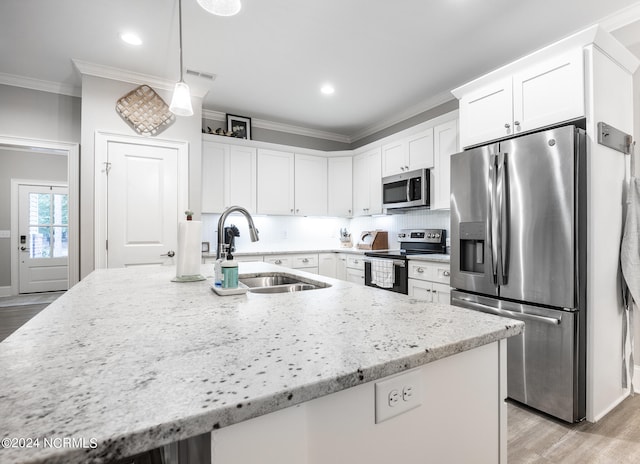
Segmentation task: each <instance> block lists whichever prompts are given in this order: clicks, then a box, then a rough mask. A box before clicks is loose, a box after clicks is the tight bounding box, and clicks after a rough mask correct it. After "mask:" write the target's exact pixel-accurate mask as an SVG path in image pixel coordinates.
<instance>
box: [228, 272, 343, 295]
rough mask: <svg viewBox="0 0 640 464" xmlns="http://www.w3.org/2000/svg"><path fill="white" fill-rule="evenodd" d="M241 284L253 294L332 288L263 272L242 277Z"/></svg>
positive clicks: (312, 281)
mask: <svg viewBox="0 0 640 464" xmlns="http://www.w3.org/2000/svg"><path fill="white" fill-rule="evenodd" d="M239 281H240V283H242V284H244V285H246V286H247V287H249V290H248V291H249V292H251V293H290V292H300V291H303V290H316V289H319V288H327V287H330V286H331V285H330V284H327V283H325V282H320V281H317V280H311V279H307V278H302V277H298V276H293V275H290V274H286V273H282V272H263V273H259V274H251V275H248V276H246V277H243V276H240V279H239Z"/></svg>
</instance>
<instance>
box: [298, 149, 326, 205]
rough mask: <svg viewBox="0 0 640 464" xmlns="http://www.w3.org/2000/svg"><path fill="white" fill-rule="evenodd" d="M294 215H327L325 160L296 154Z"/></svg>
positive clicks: (320, 157)
mask: <svg viewBox="0 0 640 464" xmlns="http://www.w3.org/2000/svg"><path fill="white" fill-rule="evenodd" d="M295 214H298V215H301V216H326V215H327V158H325V157H322V156H310V155H299V154H297V153H296V155H295Z"/></svg>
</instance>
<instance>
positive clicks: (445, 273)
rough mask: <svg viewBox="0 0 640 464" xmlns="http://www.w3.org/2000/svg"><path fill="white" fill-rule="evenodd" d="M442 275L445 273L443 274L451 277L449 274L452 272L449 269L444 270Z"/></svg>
mask: <svg viewBox="0 0 640 464" xmlns="http://www.w3.org/2000/svg"><path fill="white" fill-rule="evenodd" d="M442 275H443V276H445V277H449V276H450V275H451V272H449V271H443V272H442Z"/></svg>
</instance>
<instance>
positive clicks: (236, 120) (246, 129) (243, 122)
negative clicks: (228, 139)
mask: <svg viewBox="0 0 640 464" xmlns="http://www.w3.org/2000/svg"><path fill="white" fill-rule="evenodd" d="M227 131H231V132H233V135H234V136H235V137H237V138H239V139H246V140H251V118H247V117H246V116H237V115H235V114H227Z"/></svg>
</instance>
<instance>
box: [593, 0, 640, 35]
mask: <svg viewBox="0 0 640 464" xmlns="http://www.w3.org/2000/svg"><path fill="white" fill-rule="evenodd" d="M638 20H640V3H635V4H633V5H630V6H628V7H626V8H623V9H622V10H619V11H617V12H615V13H613V14H612V15H609V16H607V17H606V18H604V19H603V20H602V21H600V26H601V27H602V28H603V29H604V30H605V31H607V32H613V31H615V30H616V29H620V28H622V27H624V26H628V25H629V24H631V23H634V22H636V21H638Z"/></svg>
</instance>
